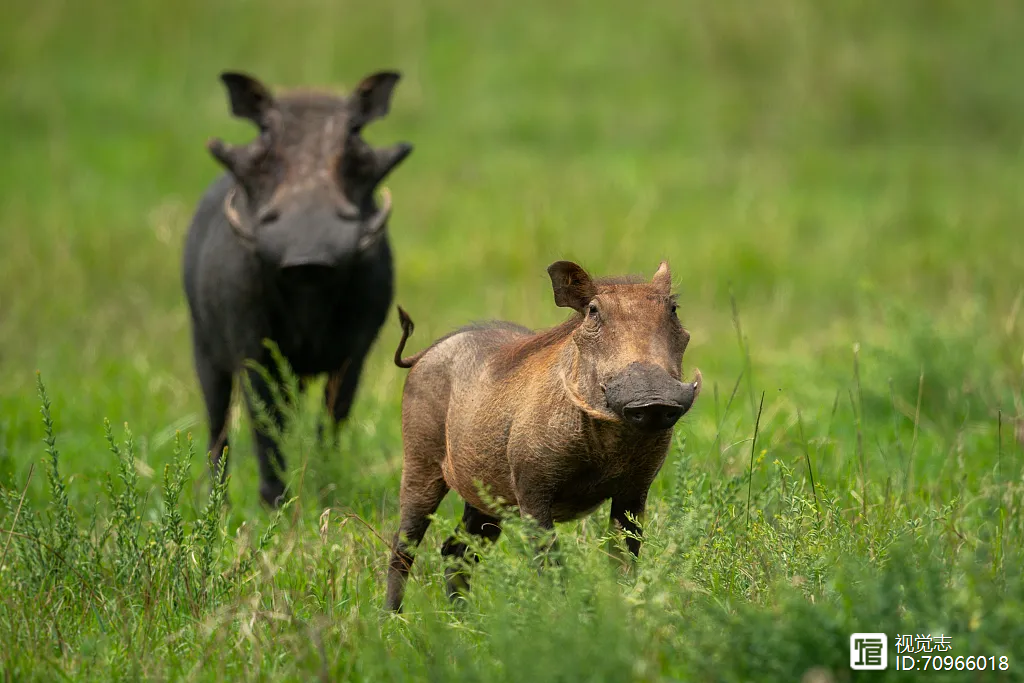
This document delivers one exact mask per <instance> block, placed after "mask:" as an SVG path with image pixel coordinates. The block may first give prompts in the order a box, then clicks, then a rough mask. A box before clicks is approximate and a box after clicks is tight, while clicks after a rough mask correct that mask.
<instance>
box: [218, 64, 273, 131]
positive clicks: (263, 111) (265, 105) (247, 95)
mask: <svg viewBox="0 0 1024 683" xmlns="http://www.w3.org/2000/svg"><path fill="white" fill-rule="evenodd" d="M220 80H221V81H223V82H224V86H225V87H226V88H227V90H228V97H229V98H230V99H231V113H232V114H234V115H235V116H238V117H239V118H243V119H249V120H250V121H252V122H253V123H255V124H256V125H257V126H259V127H260V128H261V129H263V128H266V124H267V112H268V111H270V110H271V109H272V108H273V106H274V96H273V95H271V94H270V90H268V89H267V86H265V85H263V84H262V83H260V82H259V81H258V80H256V79H255V78H253V77H252V76H249V75H248V74H244V73H238V72H235V71H225V72H224V73H222V74H221V75H220Z"/></svg>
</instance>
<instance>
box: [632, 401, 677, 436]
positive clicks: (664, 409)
mask: <svg viewBox="0 0 1024 683" xmlns="http://www.w3.org/2000/svg"><path fill="white" fill-rule="evenodd" d="M685 410H686V409H685V407H684V406H680V405H664V404H660V403H651V404H647V405H635V406H626V407H625V408H623V409H622V417H624V418H625V419H626V421H627V422H628V423H630V424H631V425H633V426H634V427H637V428H638V429H643V430H645V431H658V430H662V429H670V428H671V427H672V426H673V425H675V423H676V422H678V421H679V418H680V417H682V416H683V413H684V412H685Z"/></svg>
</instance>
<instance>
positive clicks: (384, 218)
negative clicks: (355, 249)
mask: <svg viewBox="0 0 1024 683" xmlns="http://www.w3.org/2000/svg"><path fill="white" fill-rule="evenodd" d="M380 201H381V206H380V210H379V211H377V213H376V214H374V216H373V219H372V220H371V221H370V224H369V226H368V228H367V231H366V234H365V235H363V236H362V237H361V238H360V239H359V248H360V249H369V248H370V247H371V246H372V245H373V243H374V242H376V241H377V240H378V239H380V236H381V235H383V234H384V229H385V228H386V227H387V224H388V217H389V216H390V215H391V191H390V190H388V188H386V187H382V188H381V189H380Z"/></svg>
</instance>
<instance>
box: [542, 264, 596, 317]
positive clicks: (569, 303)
mask: <svg viewBox="0 0 1024 683" xmlns="http://www.w3.org/2000/svg"><path fill="white" fill-rule="evenodd" d="M548 275H549V276H551V288H552V289H554V290H555V305H556V306H564V307H566V308H574V309H576V310H577V311H582V310H583V308H584V306H586V305H587V304H588V303H590V300H591V299H593V298H594V297H595V296H596V295H597V287H596V286H594V281H593V280H591V279H590V276H589V275H588V274H587V271H585V270H583V268H581V267H580V266H578V265H576V264H575V263H573V262H572V261H556V262H554V263H552V264H551V265H550V266H548Z"/></svg>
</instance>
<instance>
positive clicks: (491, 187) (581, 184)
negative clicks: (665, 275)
mask: <svg viewBox="0 0 1024 683" xmlns="http://www.w3.org/2000/svg"><path fill="white" fill-rule="evenodd" d="M1022 32H1024V6H1022V5H1021V4H1020V3H1015V2H1012V1H1011V0H992V1H991V2H988V3H985V4H984V5H983V6H981V5H972V4H970V3H963V2H957V1H956V0H929V1H928V2H925V1H924V0H902V1H901V2H896V3H886V2H882V1H881V0H868V1H861V2H857V1H855V0H837V1H836V2H831V3H819V2H814V1H813V0H771V1H769V2H760V3H750V2H741V1H740V0H723V1H720V2H697V1H696V0H684V1H682V2H670V1H669V0H653V1H652V2H647V3H639V4H638V3H621V2H612V1H610V0H592V1H591V2H588V3H582V2H564V3H555V2H542V1H540V0H521V1H520V2H517V3H496V2H484V3H469V2H456V1H455V0H441V1H440V2H436V3H423V2H417V1H415V0H381V1H380V2H376V3H348V2H345V3H332V2H326V1H324V0H298V1H297V2H292V3H283V2H271V1H269V0H249V1H248V2H242V1H241V0H218V1H217V2H200V1H198V0H180V1H179V2H177V3H162V4H160V3H142V2H138V3H128V2H108V3H105V4H102V6H101V5H98V4H96V3H83V2H78V3H75V2H60V1H58V0H39V1H37V2H32V3H15V4H14V5H12V6H10V7H7V8H6V12H5V21H4V22H3V24H2V26H0V129H2V131H3V132H2V134H0V136H2V140H3V143H4V144H3V152H2V154H0V401H2V403H0V489H2V491H0V493H2V498H3V503H4V505H3V506H2V507H0V529H2V531H0V554H2V557H0V671H2V676H0V679H3V680H8V681H28V680H41V681H42V680H45V681H51V680H63V679H69V680H97V681H109V680H339V681H340V680H366V681H381V680H433V681H450V680H459V681H476V680H479V681H538V682H539V681H595V682H596V681H625V680H631V681H661V680H685V681H690V680H693V681H788V682H793V681H801V680H805V681H818V682H824V681H848V680H871V681H875V680H905V679H909V678H910V677H911V674H909V673H904V672H897V671H894V670H893V666H894V665H893V664H891V662H892V660H893V658H894V657H895V653H894V650H893V647H894V642H893V640H894V639H895V637H896V635H897V634H943V635H946V636H948V637H950V639H951V643H952V650H951V651H949V652H945V653H944V654H946V655H950V656H951V657H952V658H953V659H951V660H950V661H951V662H952V663H951V664H950V666H952V667H953V669H952V670H950V671H942V672H935V671H929V672H928V673H927V674H921V678H926V677H927V680H935V681H941V680H972V681H973V680H978V681H981V680H986V681H997V680H1024V575H1022V573H1021V567H1022V564H1021V562H1022V560H1024V548H1022V541H1024V517H1022V505H1024V477H1022V465H1024V445H1022V444H1024V315H1022V312H1021V308H1022V306H1024V240H1022V238H1021V235H1022V226H1024V192H1021V187H1022V180H1024V156H1022V144H1024V84H1022V81H1021V74H1024V42H1021V40H1020V36H1021V35H1022ZM228 68H232V69H244V70H247V71H250V72H252V73H254V74H256V75H257V76H259V77H261V78H263V79H265V80H266V81H267V82H270V83H273V84H275V85H278V86H281V87H290V86H300V85H301V86H310V85H322V86H328V87H332V88H338V89H344V88H346V87H349V86H351V85H352V84H354V83H355V82H357V80H358V79H359V78H361V77H362V76H363V75H365V74H367V73H369V72H371V71H374V70H377V69H381V68H397V69H400V70H401V71H402V72H403V74H404V78H403V80H402V81H401V83H400V84H399V86H398V90H397V94H396V98H395V101H394V106H393V109H392V113H391V115H390V116H389V118H387V119H386V120H384V121H382V122H379V123H376V124H374V125H373V126H372V128H370V129H369V130H368V137H369V138H370V139H371V140H372V141H374V142H376V143H378V144H390V143H391V142H393V141H397V140H408V141H410V142H412V143H413V144H415V146H416V149H415V151H414V153H413V155H412V156H411V157H410V158H409V160H408V161H406V162H405V163H404V164H403V165H402V166H401V167H400V168H399V169H398V170H397V171H396V172H395V174H394V175H393V177H392V178H391V180H390V181H389V183H388V184H389V186H390V188H391V190H392V192H393V196H394V201H395V209H394V216H393V219H392V222H391V239H392V244H393V246H394V249H395V252H396V271H397V282H396V285H397V303H400V304H401V305H402V306H403V307H404V308H406V309H407V310H408V311H410V313H411V314H412V316H413V318H414V319H415V320H416V323H417V327H416V332H415V334H414V336H413V337H412V340H411V342H410V348H412V349H414V350H415V349H419V348H422V347H423V346H424V345H426V344H427V343H428V342H429V341H430V340H431V339H433V338H435V337H437V336H439V335H441V334H443V333H444V332H446V331H448V330H450V329H452V328H453V327H456V326H458V325H461V324H463V323H465V322H468V321H470V320H478V319H486V318H504V319H510V320H515V321H517V322H520V323H523V324H527V325H530V326H532V327H545V326H550V325H553V324H556V323H557V322H559V321H560V320H562V319H563V316H564V311H562V310H559V309H557V308H556V307H555V306H554V305H553V303H552V298H551V293H550V285H549V281H548V278H547V275H546V274H545V268H546V267H547V265H548V264H550V263H551V262H552V261H555V260H559V259H563V258H568V259H573V260H577V261H579V262H580V263H582V264H584V265H585V266H586V267H587V268H588V269H590V270H591V272H593V273H596V274H602V275H611V274H623V273H644V274H646V275H647V276H650V275H652V274H653V272H654V270H655V269H656V268H657V265H658V262H659V261H660V260H661V259H662V258H667V259H668V260H669V261H670V263H671V264H672V267H673V274H674V279H675V283H676V287H677V289H678V291H679V293H680V317H681V318H682V320H683V322H684V324H685V325H686V326H687V327H688V328H689V330H690V332H691V335H692V341H691V344H690V346H689V349H688V351H687V354H686V359H685V361H684V365H685V367H686V371H687V373H689V371H690V368H693V367H695V366H696V367H700V368H701V370H702V372H703V375H704V378H705V388H704V393H703V394H702V396H701V398H700V400H699V401H698V402H697V404H696V405H695V407H694V409H693V410H692V411H691V412H690V413H689V414H688V415H687V416H686V417H685V418H684V419H683V420H682V422H681V423H680V425H679V426H677V428H676V441H675V445H674V447H673V449H672V452H671V453H670V456H669V460H668V462H667V463H666V466H665V468H664V469H663V471H662V473H661V475H660V476H659V478H658V480H657V481H656V483H655V487H654V489H653V491H652V494H651V498H652V503H651V507H650V510H649V515H648V519H647V523H646V535H647V543H646V544H645V546H644V549H643V552H642V555H641V559H640V561H639V562H638V564H637V566H636V567H635V568H633V569H632V570H630V571H628V572H624V571H622V570H621V568H619V567H618V566H617V565H615V564H613V563H612V561H610V560H609V559H608V557H607V556H606V554H605V552H604V550H603V545H602V541H603V540H604V538H605V535H606V528H607V522H606V519H607V514H608V506H607V505H605V506H604V507H602V508H601V510H600V511H599V512H596V513H594V515H592V516H591V517H589V518H587V519H585V520H581V521H579V522H577V523H574V524H569V525H562V526H560V527H559V529H558V533H559V535H560V538H561V539H562V546H561V547H562V552H563V553H564V555H565V558H564V566H563V567H562V568H561V569H558V570H556V569H551V570H549V571H547V572H544V573H543V574H541V575H538V574H537V572H535V571H533V569H532V566H533V565H532V564H531V559H530V557H529V555H530V553H529V545H528V543H527V542H526V540H525V539H526V538H527V534H526V531H527V530H526V529H525V528H523V526H522V525H520V524H515V523H514V520H513V522H512V523H510V525H509V527H508V528H509V532H508V533H507V534H505V535H504V536H503V537H502V540H501V542H500V543H499V544H498V545H497V546H496V547H495V548H493V549H490V550H487V551H486V552H485V558H484V561H483V562H482V563H481V564H480V565H479V567H478V568H477V570H476V574H475V578H474V581H475V584H474V590H473V593H472V595H471V598H470V599H469V602H468V603H467V604H466V605H464V606H462V607H457V608H452V607H450V606H449V605H448V603H447V601H446V599H445V597H444V591H443V579H442V570H443V567H442V564H441V560H440V557H439V554H438V547H439V544H440V542H441V541H442V540H443V539H444V538H445V536H447V535H448V534H449V533H450V531H451V529H452V527H453V526H454V525H455V523H456V521H457V520H458V516H459V514H460V512H461V505H460V503H459V501H458V500H457V499H456V496H455V495H454V494H450V497H449V498H448V499H447V500H446V501H445V504H444V505H443V506H442V508H441V510H439V512H438V517H439V521H438V523H437V524H435V525H434V526H433V527H432V528H431V530H430V532H429V533H428V535H427V538H426V540H425V541H424V545H423V546H422V549H421V551H420V553H419V555H418V557H417V564H416V567H415V569H414V571H413V577H412V580H411V582H410V584H409V590H408V594H407V608H406V612H405V613H404V614H403V615H402V616H401V617H388V616H386V615H384V614H382V612H381V609H380V608H381V605H382V602H383V595H384V573H385V569H386V563H387V547H386V544H385V542H384V541H383V540H382V539H389V538H390V537H391V535H392V534H393V533H394V531H395V528H396V526H397V492H398V481H399V476H400V472H401V439H400V421H399V407H400V395H401V386H402V382H403V381H404V371H401V370H399V369H397V368H395V367H394V366H393V364H392V363H391V360H390V358H391V355H392V354H393V352H394V348H395V345H396V343H397V340H398V336H399V327H398V324H397V319H396V317H395V316H392V318H391V319H390V320H389V323H388V324H387V326H386V327H385V329H384V330H383V332H382V334H381V337H380V339H379V341H378V344H377V346H376V347H375V348H374V351H373V353H372V357H371V358H370V360H369V362H368V367H367V370H366V373H365V376H364V380H363V383H362V386H361V389H360V393H359V395H358V397H357V404H356V408H355V410H354V415H353V418H352V420H351V421H350V423H349V425H348V427H347V429H346V430H345V431H344V432H343V434H342V436H341V437H340V442H339V443H338V444H337V445H335V446H333V447H328V448H323V447H319V446H318V445H317V444H316V442H315V440H314V439H313V438H312V437H313V435H314V434H315V424H314V423H315V420H316V419H317V418H318V415H317V406H316V402H315V401H313V400H310V401H307V402H306V403H304V404H302V407H301V409H300V410H299V411H298V414H297V415H296V418H297V419H296V420H295V427H294V429H292V430H290V431H289V433H288V434H287V435H286V439H287V444H286V447H287V453H288V457H289V460H288V464H289V466H290V467H291V477H292V479H291V481H292V489H293V490H294V491H296V492H297V493H298V494H299V497H298V499H297V500H296V501H295V502H293V503H292V504H291V505H290V506H289V507H287V508H286V509H285V510H284V511H283V512H282V513H281V514H280V515H275V514H273V513H271V512H268V511H267V510H266V509H265V508H263V507H262V506H261V505H260V504H259V502H258V498H259V497H258V494H257V469H256V463H255V458H254V456H253V455H252V450H251V439H250V436H249V431H248V429H249V427H248V425H249V420H248V417H247V416H246V415H245V414H244V412H242V411H239V412H238V413H237V419H235V420H234V422H233V430H234V431H233V433H232V444H233V448H234V453H235V457H234V458H233V461H232V465H233V466H232V469H231V477H230V481H229V484H228V487H227V489H228V490H227V492H226V493H227V496H228V498H229V499H230V506H229V507H228V508H227V509H225V510H224V511H223V514H222V508H221V506H220V502H221V498H222V493H224V492H221V491H213V492H212V493H211V486H210V478H209V476H208V474H207V467H206V463H205V455H204V454H203V453H202V452H201V451H202V448H203V447H204V446H205V443H206V438H207V435H206V427H205V425H204V424H203V420H202V418H201V415H202V414H203V406H202V402H201V398H200V394H199V391H198V386H197V383H196V381H195V378H194V375H193V370H192V365H191V350H190V346H189V329H188V323H187V313H186V308H185V302H184V297H183V292H182V288H181V284H180V267H181V252H182V244H183V240H184V234H185V230H186V228H187V225H188V221H189V218H190V215H191V211H192V208H193V207H194V204H195V202H196V200H197V199H198V197H199V195H200V193H201V192H202V190H203V188H204V187H205V185H206V184H207V183H208V182H210V181H211V180H212V179H213V178H214V177H215V175H216V173H217V171H218V169H217V166H216V165H215V163H214V162H213V160H212V159H211V158H210V157H209V155H208V154H207V152H206V151H205V150H204V147H203V144H204V142H205V140H206V139H207V138H209V137H211V136H223V137H225V138H227V139H229V140H232V141H240V140H244V139H247V137H248V136H250V135H251V134H252V133H251V130H250V129H249V128H248V127H247V126H246V125H245V124H243V123H240V122H238V121H236V120H233V119H231V118H230V116H229V114H228V106H227V102H226V98H225V95H224V92H223V89H222V87H221V85H220V83H219V82H218V80H217V76H218V73H219V72H220V71H221V70H223V69H228ZM37 370H38V371H39V372H40V373H41V375H40V376H37V374H36V371H37ZM39 377H41V379H42V382H44V383H45V389H46V394H47V396H48V399H47V401H48V405H49V408H48V409H46V410H44V411H43V412H44V413H45V416H46V419H43V416H41V414H40V408H41V407H42V406H43V401H42V399H41V398H40V395H39V391H38V386H37V381H38V379H39ZM762 397H763V398H762ZM762 400H763V408H762V409H761V412H760V419H759V420H758V419H757V417H758V408H759V406H760V405H761V404H762ZM105 420H109V423H110V425H112V426H111V427H110V436H111V441H110V443H108V440H107V438H106V436H105V433H104V421H105ZM125 423H127V427H128V429H130V436H128V435H126V434H125V431H124V427H123V425H125ZM755 423H756V424H757V432H756V435H757V438H756V443H754V444H752V438H753V436H754V434H755ZM47 425H50V426H49V427H47ZM189 435H191V438H192V439H193V440H194V444H195V445H196V447H195V448H194V449H193V450H194V451H195V452H194V454H193V455H192V457H191V460H190V467H188V468H186V467H185V465H184V463H185V462H186V461H187V460H188V453H189V444H188V439H189ZM44 439H45V441H44ZM112 444H113V445H114V446H115V448H111V445H112ZM165 472H166V473H167V476H166V478H165ZM812 474H813V481H814V486H812V480H811V475H812ZM179 492H180V493H179ZM23 494H24V497H23ZM852 632H885V633H887V634H888V635H889V639H890V640H889V657H890V667H889V670H887V671H884V672H860V673H858V672H855V671H851V670H850V668H849V635H850V633H852ZM958 656H959V657H964V658H967V657H985V658H986V661H987V662H991V663H990V664H987V665H986V666H987V667H988V668H987V670H986V671H985V672H977V671H973V672H968V671H965V670H964V671H957V670H956V666H957V663H956V660H955V657H958ZM990 657H991V658H992V659H991V660H990V659H988V658H990ZM1001 657H1005V658H1006V659H1004V660H1000V658H1001ZM966 661H967V660H966V659H964V660H962V662H966ZM1000 661H1002V662H1005V663H1006V668H1005V669H1002V668H1000V666H999V664H1000ZM940 663H942V665H943V667H945V666H946V664H945V662H942V661H941V660H940ZM975 663H976V662H975ZM993 664H994V665H995V667H996V670H995V671H994V672H993V671H992V666H993ZM921 666H923V664H922V663H920V662H919V663H918V667H919V668H920V667H921ZM963 666H965V667H966V664H964V665H963ZM901 677H906V678H901Z"/></svg>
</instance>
